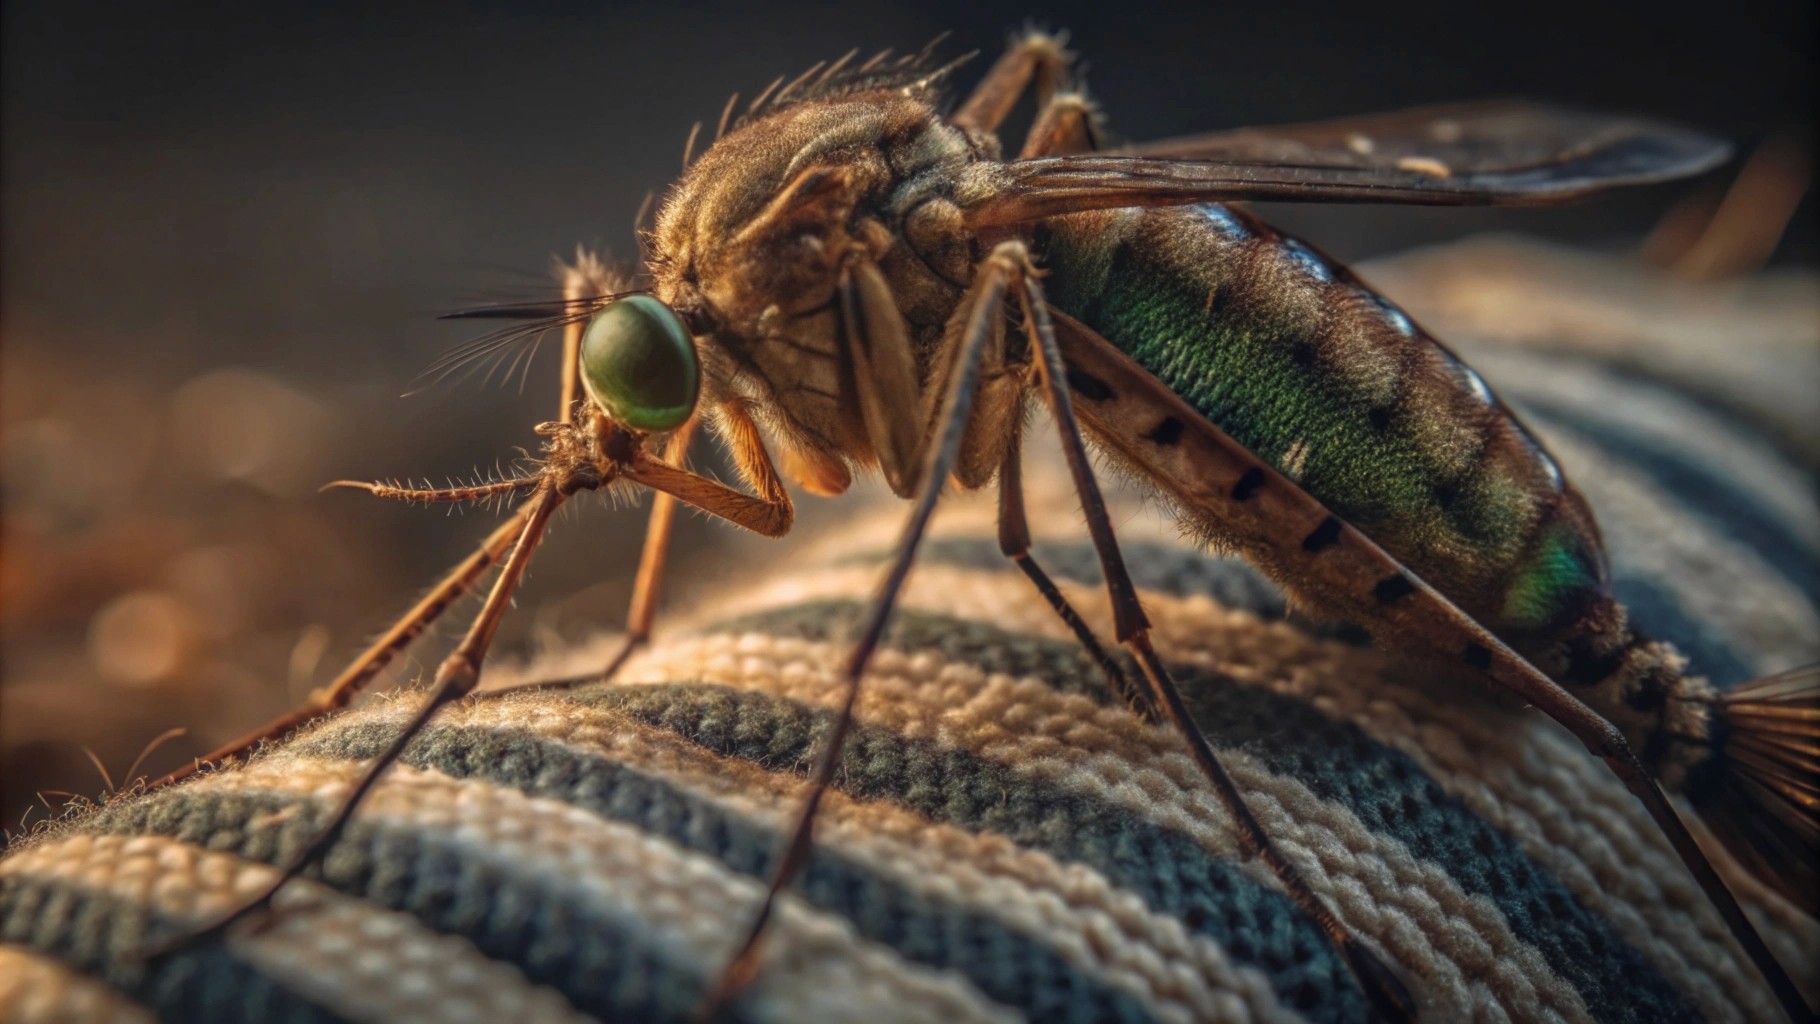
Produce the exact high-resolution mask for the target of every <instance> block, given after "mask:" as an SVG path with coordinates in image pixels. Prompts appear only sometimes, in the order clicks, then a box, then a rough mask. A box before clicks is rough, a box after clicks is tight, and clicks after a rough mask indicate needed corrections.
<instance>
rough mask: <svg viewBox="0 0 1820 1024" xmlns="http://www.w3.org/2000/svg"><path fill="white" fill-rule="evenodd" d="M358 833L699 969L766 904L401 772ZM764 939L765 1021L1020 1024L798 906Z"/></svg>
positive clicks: (588, 819) (697, 858) (574, 828)
mask: <svg viewBox="0 0 1820 1024" xmlns="http://www.w3.org/2000/svg"><path fill="white" fill-rule="evenodd" d="M398 710H400V711H404V710H406V708H405V707H404V706H402V705H401V706H400V707H399V709H398ZM570 710H571V713H572V712H573V709H572V708H571V709H570ZM363 717H364V716H363ZM375 717H378V716H375ZM367 720H368V721H370V720H371V719H370V718H368V719H367ZM359 767H360V766H359V764H357V763H355V762H348V761H326V760H314V759H308V758H304V757H301V756H296V755H292V754H289V753H288V752H285V753H281V754H280V755H278V756H275V757H271V758H268V759H264V760H262V761H260V762H258V763H256V764H255V765H253V766H250V767H249V768H248V769H247V770H245V771H241V772H235V773H232V774H228V775H222V776H219V777H216V778H211V779H209V780H205V782H204V783H201V784H199V788H200V787H201V786H204V785H208V784H209V783H217V784H218V785H219V786H220V788H223V789H225V790H229V791H232V792H234V793H237V794H238V793H246V792H249V791H253V792H257V791H259V790H264V791H266V792H270V793H276V794H282V795H285V796H288V797H292V798H298V797H302V798H308V799H311V800H314V801H318V802H322V803H323V804H325V805H327V804H328V803H330V802H332V801H337V800H339V799H341V798H342V797H343V796H344V795H345V794H346V792H347V790H348V788H349V787H350V786H351V785H352V783H353V780H354V778H355V776H356V775H357V774H358V771H359ZM359 820H360V821H362V822H365V823H367V824H372V825H382V826H386V827H391V828H396V829H401V830H409V831H411V832H414V833H416V834H417V835H418V836H419V838H420V839H421V840H422V841H423V842H426V843H431V844H436V845H444V846H447V847H449V848H450V849H452V850H454V851H456V852H458V853H459V854H460V855H461V856H462V857H463V859H466V860H470V861H471V862H473V863H476V864H481V865H486V866H488V867H490V868H492V869H493V870H496V871H499V872H500V873H501V874H503V875H506V876H508V877H511V876H517V877H520V878H522V879H524V880H525V884H528V885H561V886H563V887H564V889H565V891H566V892H567V894H568V896H569V898H571V899H573V900H575V901H576V902H577V903H587V904H593V905H596V906H598V907H600V908H601V909H602V910H604V911H606V912H608V913H611V914H626V913H630V914H632V915H633V916H635V917H637V919H638V920H640V921H641V922H643V923H644V924H645V925H646V926H647V927H649V928H650V929H652V930H653V931H654V932H655V933H656V934H657V935H659V936H660V939H659V941H660V943H662V944H664V945H667V946H672V947H674V952H675V955H676V956H677V958H678V959H679V960H683V961H687V962H694V963H700V964H702V965H704V967H705V965H709V964H719V963H722V962H724V961H725V960H726V958H727V957H729V956H731V955H732V952H733V950H732V943H733V942H734V941H736V940H737V939H738V938H739V929H738V928H737V927H735V926H732V925H731V924H730V918H729V915H728V912H729V908H745V907H753V906H757V904H758V900H759V898H760V896H761V895H762V894H763V891H764V890H763V883H762V882H761V881H760V880H758V879H754V878H747V877H745V876H742V875H736V874H733V873H731V872H728V871H727V870H726V869H725V868H724V867H722V866H721V865H720V864H719V863H718V862H716V861H714V860H713V859H712V858H709V857H704V856H701V855H698V854H693V853H689V852H686V851H683V850H680V849H678V848H677V847H675V846H674V845H673V844H671V843H670V842H668V841H667V840H663V839H659V838H656V837H654V836H652V835H650V834H648V833H646V832H644V831H642V830H641V829H639V828H636V827H634V826H629V825H625V824H621V823H618V822H611V821H605V820H603V819H601V818H599V817H597V816H595V815H594V814H592V813H589V812H588V811H585V810H582V809H580V808H576V807H572V806H570V805H568V804H566V803H563V802H562V801H560V800H552V799H547V798H542V797H530V796H525V795H524V794H522V793H519V792H518V791H516V790H512V789H506V788H502V787H499V786H494V785H492V784H489V783H486V782H482V781H480V780H477V779H463V780H454V779H450V778H449V777H447V776H445V775H442V774H440V773H436V772H426V771H420V770H418V769H414V768H410V767H406V766H402V765H400V766H396V767H394V768H393V769H392V770H391V771H390V772H388V773H387V774H386V775H385V776H384V778H383V779H382V780H381V782H380V783H379V785H378V786H377V787H375V789H374V791H373V792H372V794H371V795H369V796H368V798H367V800H366V802H365V803H364V804H362V806H361V811H360V818H359ZM772 928H773V929H775V930H774V932H773V937H772V939H771V940H770V945H769V947H768V953H769V955H768V956H767V958H766V960H765V962H764V967H763V969H762V971H761V972H760V974H759V979H758V981H757V982H756V983H755V987H754V988H753V990H752V993H751V996H750V999H751V1000H753V1001H754V1003H755V1006H756V1007H757V1008H759V1009H760V1011H761V1013H762V1014H763V1015H764V1016H766V1017H769V1018H771V1019H775V1020H785V1021H798V1020H860V1019H865V1018H866V1017H868V1016H876V1015H878V1014H879V1013H881V1012H884V1011H888V1012H889V1013H890V1014H892V1015H893V1019H902V1020H906V1021H926V1022H928V1024H959V1022H964V1021H981V1022H995V1021H996V1022H1003V1021H1012V1020H1016V1019H1017V1014H1016V1013H1015V1012H1013V1011H1011V1010H1009V1009H1007V1008H1005V1007H1002V1006H997V1005H995V1004H993V1003H991V1002H990V1001H988V1000H987V999H986V998H985V997H984V996H982V995H980V994H979V992H978V991H976V990H975V989H973V987H972V986H971V985H969V984H968V983H967V982H966V981H965V980H964V979H962V978H960V977H958V976H956V975H953V974H950V973H947V972H940V971H930V970H927V969H924V968H922V967H920V966H918V965H915V964H911V963H909V962H907V961H905V960H903V959H902V958H900V957H899V956H897V954H896V953H895V952H893V951H892V950H890V949H888V948H886V947H883V946H879V945H877V944H875V943H871V942H868V941H867V940H865V939H863V938H861V937H859V936H858V935H857V934H855V933H854V932H853V930H852V928H851V927H850V926H849V925H848V924H847V923H846V922H845V921H844V920H841V919H840V918H838V917H835V916H832V915H828V914H823V913H820V912H818V911H815V910H813V909H812V908H809V907H808V906H806V905H805V904H803V903H802V902H801V901H799V900H796V899H794V898H786V899H785V900H784V901H783V902H782V903H781V904H780V905H779V907H778V910H777V916H776V919H775V921H774V923H773V925H772Z"/></svg>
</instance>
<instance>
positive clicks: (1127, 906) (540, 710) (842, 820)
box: [235, 695, 1301, 1021]
mask: <svg viewBox="0 0 1820 1024" xmlns="http://www.w3.org/2000/svg"><path fill="white" fill-rule="evenodd" d="M403 710H404V709H401V711H400V712H399V713H398V714H397V715H396V716H395V717H400V718H401V717H402V714H403ZM443 724H444V725H446V726H450V727H462V726H474V727H479V728H487V729H498V730H502V731H503V730H512V731H519V732H529V733H531V734H534V735H536V736H538V737H540V738H542V739H546V740H549V741H552V742H555V743H559V744H562V745H564V746H568V747H571V748H573V749H576V750H579V751H582V752H584V753H586V754H589V755H595V756H601V757H605V758H608V759H610V760H613V761H615V762H618V763H622V764H626V765H629V766H631V767H633V768H636V769H639V770H643V771H647V772H650V773H652V774H654V775H658V776H660V777H662V778H664V779H665V780H666V781H667V782H669V783H671V784H673V785H676V786H677V787H678V788H680V789H682V790H683V791H685V792H689V793H691V794H694V795H698V796H703V797H706V798H709V799H711V800H713V801H715V802H716V803H718V804H720V805H721V806H724V807H726V808H728V809H730V810H732V811H734V812H736V813H738V814H740V815H742V816H745V817H747V818H749V819H752V820H757V821H765V822H767V823H769V824H770V825H772V826H774V827H777V828H779V829H781V828H783V827H784V826H786V825H787V824H788V823H789V814H790V813H792V812H793V810H794V808H795V807H797V806H798V803H799V801H800V800H801V798H802V797H803V795H804V794H805V793H806V792H807V788H808V787H807V783H806V781H805V780H803V779H802V778H801V777H799V776H797V775H794V774H783V773H777V772H769V771H765V770H764V769H762V768H759V767H756V766H753V765H750V764H746V763H743V762H739V761H734V760H731V759H728V758H723V757H719V756H717V755H714V754H711V753H708V752H706V751H703V750H702V749H701V748H700V747H699V746H697V745H695V744H693V743H690V742H688V741H687V740H684V739H681V738H679V737H677V736H675V735H674V734H672V733H669V732H666V731H663V730H660V729H653V728H651V727H648V726H645V725H643V724H641V723H638V722H635V721H632V720H631V719H629V718H627V717H625V716H622V715H617V714H611V713H601V714H598V715H596V714H577V713H576V708H575V706H574V705H572V704H568V703H565V702H562V701H560V700H555V699H538V698H537V697H536V696H535V695H524V696H520V697H515V698H513V699H512V700H510V701H486V702H480V703H477V704H473V705H468V706H463V707H459V708H453V709H451V710H450V711H449V713H448V717H447V718H446V719H445V720H444V722H443ZM319 770H320V769H318V768H317V767H315V766H313V765H310V764H307V763H305V764H301V765H295V766H293V765H288V764H287V765H282V766H280V767H277V768H269V767H267V766H266V765H265V764H264V763H263V762H262V763H260V764H256V765H254V766H251V767H249V769H248V770H247V771H246V772H243V773H241V774H239V775H238V776H237V778H238V779H240V780H241V782H240V783H239V784H238V785H236V787H235V788H236V789H239V788H240V787H241V786H246V785H250V786H259V787H264V788H267V789H277V788H282V789H284V790H286V791H290V790H291V789H292V788H293V787H292V786H291V784H290V783H289V782H288V781H280V780H276V779H274V778H273V776H274V775H277V776H290V775H294V774H297V773H306V772H310V773H313V772H317V771H319ZM334 770H335V771H336V772H342V769H340V768H336V769H334ZM343 774H345V773H344V772H343ZM463 785H464V786H465V785H484V784H483V783H479V782H476V781H472V780H470V781H467V782H464V783H463ZM501 799H503V798H501ZM816 842H817V845H818V846H821V847H825V848H830V849H838V850H840V851H841V852H842V853H843V854H845V855H847V856H849V857H852V858H853V859H854V860H856V861H858V862H861V863H862V864H863V865H864V866H865V867H866V868H867V869H868V870H869V871H871V872H874V873H876V874H878V875H879V876H881V877H884V878H887V879H889V880H891V881H892V882H893V883H894V884H897V885H901V886H904V887H906V888H909V889H912V890H915V891H919V892H926V893H929V894H931V895H934V896H937V897H941V898H946V899H953V900H955V901H956V902H958V903H961V904H963V905H966V906H969V907H972V908H975V909H976V910H977V911H978V912H980V913H985V914H990V915H992V916H993V917H994V918H995V919H997V920H999V921H1001V922H1002V923H1004V924H1005V925H1007V926H1008V927H1011V928H1013V929H1014V930H1017V931H1020V932H1022V933H1024V934H1026V935H1028V936H1031V937H1032V938H1034V939H1035V940H1037V941H1040V942H1042V943H1044V944H1046V945H1047V946H1049V947H1050V948H1052V949H1054V950H1055V951H1056V952H1057V953H1059V954H1060V955H1061V956H1062V957H1063V958H1064V959H1066V960H1068V961H1069V962H1070V963H1071V964H1073V965H1074V966H1075V967H1077V968H1079V969H1081V970H1082V971H1084V972H1087V973H1090V974H1093V975H1095V976H1097V977H1100V978H1102V979H1104V980H1105V981H1106V982H1107V983H1108V984H1111V985H1115V986H1118V987H1120V988H1123V989H1125V990H1126V991H1128V992H1131V993H1132V994H1134V995H1137V996H1139V997H1140V998H1142V999H1144V1000H1146V1001H1147V1002H1149V1003H1151V1004H1152V1005H1153V1006H1154V1007H1155V1009H1156V1011H1157V1013H1158V1015H1159V1017H1161V1018H1162V1019H1170V1020H1184V1021H1190V1020H1201V1021H1220V1020H1232V1021H1240V1020H1264V1021H1278V1020H1280V1021H1291V1020H1299V1019H1301V1018H1300V1017H1299V1016H1298V1015H1296V1014H1294V1013H1293V1012H1292V1011H1290V1010H1288V1009H1285V1008H1284V1007H1282V1006H1281V1005H1280V1004H1279V1003H1278V1002H1277V999H1276V994H1275V992H1274V991H1273V990H1272V988H1271V985H1270V981H1269V979H1268V978H1267V977H1266V976H1265V975H1264V974H1263V972H1261V971H1258V970H1257V969H1255V968H1250V967H1239V966H1235V965H1233V964H1232V963H1231V962H1230V961H1229V960H1228V959H1227V958H1226V955H1225V953H1224V951H1223V950H1222V949H1221V948H1220V947H1219V945H1218V944H1217V943H1215V942H1213V941H1211V940H1209V939H1207V938H1205V937H1202V936H1198V935H1194V934H1192V933H1190V932H1189V931H1188V930H1187V929H1186V928H1184V927H1183V925H1182V923H1181V921H1180V920H1178V919H1177V918H1175V917H1173V916H1170V915H1166V914H1157V913H1154V912H1151V911H1150V910H1149V909H1148V908H1147V907H1145V906H1144V904H1143V902H1142V900H1141V899H1140V898H1139V897H1138V896H1136V895H1135V894H1133V893H1130V892H1128V891H1125V890H1121V889H1119V888H1117V887H1116V886H1114V885H1113V884H1112V883H1111V882H1109V881H1108V880H1107V879H1106V878H1105V877H1104V876H1102V875H1100V874H1099V873H1098V872H1095V871H1093V870H1092V869H1090V868H1087V867H1084V866H1081V865H1074V864H1068V865H1064V864H1060V863H1058V862H1056V861H1055V860H1054V859H1053V858H1051V857H1049V856H1048V855H1046V854H1044V853H1041V852H1038V851H1034V850H1029V849H1025V848H1023V847H1020V846H1018V845H1017V844H1015V843H1013V842H1010V841H1008V840H1006V839H1005V838H1004V837H1002V836H998V835H991V834H986V835H980V834H975V833H972V832H969V831H967V830H965V829H960V828H955V827H953V826H949V825H943V824H938V823H936V822H932V821H930V820H929V819H927V818H924V817H922V816H921V815H918V814H915V813H913V812H910V811H907V810H905V809H904V808H902V807H900V806H898V805H895V804H890V803H883V802H860V801H855V800H853V799H851V798H849V797H848V796H846V795H845V794H843V793H840V792H839V791H835V792H832V793H830V794H829V795H828V796H827V797H826V798H825V800H824V803H823V805H822V817H820V818H819V819H818V821H817V826H816Z"/></svg>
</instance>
